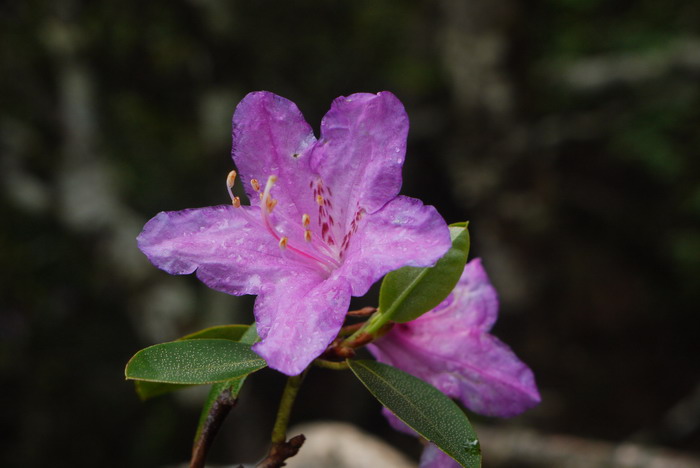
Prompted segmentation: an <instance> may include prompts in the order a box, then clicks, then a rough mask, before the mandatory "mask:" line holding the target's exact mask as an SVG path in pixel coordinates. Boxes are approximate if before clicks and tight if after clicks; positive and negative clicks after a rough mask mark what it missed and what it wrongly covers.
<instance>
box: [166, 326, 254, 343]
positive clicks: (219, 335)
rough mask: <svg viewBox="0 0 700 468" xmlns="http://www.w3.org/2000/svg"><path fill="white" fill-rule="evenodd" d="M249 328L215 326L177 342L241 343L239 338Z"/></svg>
mask: <svg viewBox="0 0 700 468" xmlns="http://www.w3.org/2000/svg"><path fill="white" fill-rule="evenodd" d="M249 328H250V325H217V326H215V327H209V328H205V329H204V330H199V331H196V332H194V333H190V334H189V335H185V336H183V337H182V338H179V339H178V340H177V341H182V340H202V339H220V340H231V341H241V337H242V336H243V335H244V334H245V332H246V331H248V329H249Z"/></svg>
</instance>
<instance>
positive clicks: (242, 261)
mask: <svg viewBox="0 0 700 468" xmlns="http://www.w3.org/2000/svg"><path fill="white" fill-rule="evenodd" d="M247 209H248V210H249V209H250V208H248V207H240V208H233V207H232V206H229V205H220V206H213V207H208V208H197V209H189V210H182V211H169V212H161V213H158V214H157V215H156V216H155V217H153V218H152V219H151V220H150V221H149V222H148V223H146V225H145V226H144V228H143V231H142V232H141V234H139V236H138V238H137V241H138V245H139V248H140V249H141V251H142V252H143V253H144V254H146V256H147V257H148V259H149V260H150V261H151V263H153V264H154V265H155V266H156V267H158V268H160V269H161V270H165V271H166V272H168V273H170V274H173V275H184V274H189V273H192V272H194V271H195V270H196V271H197V276H198V277H199V279H201V280H202V281H203V282H204V283H205V284H206V285H207V286H209V287H210V288H213V289H216V290H218V291H223V292H226V293H229V294H236V295H240V294H258V293H259V292H260V291H261V286H262V285H263V283H264V282H267V281H274V280H275V278H277V277H279V276H280V275H285V274H286V275H289V274H291V273H292V272H293V271H295V270H296V269H302V270H303V267H300V266H298V264H296V263H292V262H289V261H288V260H286V259H285V258H283V256H282V255H281V253H280V249H279V247H278V246H277V243H276V242H275V240H274V238H272V236H270V235H269V234H268V233H267V232H265V231H264V230H263V229H262V228H261V227H260V226H255V225H253V224H252V223H251V222H250V220H249V219H250V218H249V217H247V216H245V215H244V213H243V211H242V210H247Z"/></svg>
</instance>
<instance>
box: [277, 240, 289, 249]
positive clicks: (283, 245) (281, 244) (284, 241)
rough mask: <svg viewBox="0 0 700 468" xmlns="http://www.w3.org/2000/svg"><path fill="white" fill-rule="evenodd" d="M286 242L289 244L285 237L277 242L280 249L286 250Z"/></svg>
mask: <svg viewBox="0 0 700 468" xmlns="http://www.w3.org/2000/svg"><path fill="white" fill-rule="evenodd" d="M287 242H289V239H287V237H282V238H280V242H279V246H280V249H286V248H287Z"/></svg>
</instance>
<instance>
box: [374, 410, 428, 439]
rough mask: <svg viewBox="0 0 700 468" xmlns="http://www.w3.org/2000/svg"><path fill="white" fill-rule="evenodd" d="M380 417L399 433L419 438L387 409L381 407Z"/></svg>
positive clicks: (418, 435)
mask: <svg viewBox="0 0 700 468" xmlns="http://www.w3.org/2000/svg"><path fill="white" fill-rule="evenodd" d="M382 415H383V416H384V417H385V418H386V420H387V421H388V422H389V425H390V426H391V427H393V428H394V429H395V430H397V431H399V432H403V433H404V434H408V435H411V436H413V437H420V434H418V433H417V432H416V431H414V430H413V429H411V427H410V426H409V425H408V424H406V423H405V422H403V421H401V420H400V419H399V417H398V416H396V415H395V414H394V413H393V412H392V411H391V410H390V409H389V408H387V407H385V406H382Z"/></svg>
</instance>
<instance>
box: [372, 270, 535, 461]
mask: <svg viewBox="0 0 700 468" xmlns="http://www.w3.org/2000/svg"><path fill="white" fill-rule="evenodd" d="M497 316H498V297H497V295H496V290H495V289H494V287H493V286H492V285H491V282H490V281H489V278H488V276H487V275H486V271H484V268H483V266H482V265H481V260H480V259H478V258H477V259H474V260H472V261H470V262H469V263H467V265H466V266H465V268H464V272H463V273H462V277H461V278H460V280H459V282H458V283H457V286H455V289H454V290H453V291H452V293H450V295H449V296H448V297H447V298H446V299H445V300H444V301H443V302H442V303H440V304H439V305H438V306H437V307H435V308H434V309H433V310H431V311H430V312H428V313H426V314H424V315H422V316H420V317H418V318H417V319H416V320H413V321H412V322H408V323H403V324H396V325H395V326H394V327H393V328H392V329H391V331H390V332H389V333H387V334H386V335H385V336H384V337H383V338H382V339H380V340H378V341H376V342H374V343H373V344H371V345H369V346H368V348H369V350H370V351H371V352H372V354H374V356H375V357H376V358H377V360H379V361H381V362H384V363H386V364H390V365H393V366H395V367H398V368H399V369H402V370H404V371H406V372H409V373H410V374H413V375H414V376H416V377H419V378H421V379H423V380H425V381H426V382H429V383H431V384H432V385H433V386H435V387H436V388H438V389H439V390H441V391H442V392H443V393H445V394H446V395H447V396H450V397H452V398H457V399H459V400H460V401H461V402H462V403H463V404H464V405H465V406H466V407H467V408H469V409H470V410H472V411H474V412H476V413H480V414H483V415H487V416H500V417H510V416H515V415H517V414H520V413H522V412H523V411H525V410H527V409H529V408H531V407H533V406H535V405H536V404H538V403H539V402H540V394H539V392H538V390H537V386H536V385H535V378H534V376H533V374H532V371H531V370H530V369H529V368H528V367H527V365H525V364H524V363H523V362H522V361H520V360H519V359H518V358H517V357H516V356H515V354H514V353H513V352H512V351H511V350H510V348H509V347H508V346H506V345H505V344H504V343H503V342H501V341H500V340H499V339H498V338H496V337H495V336H493V335H491V334H489V333H488V332H489V331H490V330H491V328H492V327H493V324H494V323H495V322H496V318H497ZM382 412H383V414H384V416H386V418H387V419H388V421H389V423H390V424H391V426H392V427H393V428H394V429H396V430H398V431H401V432H405V433H407V434H411V435H417V434H416V432H415V431H414V430H413V429H411V428H410V427H409V426H407V425H406V424H405V423H404V422H403V421H401V420H400V419H399V418H397V417H396V416H395V415H394V414H393V413H392V412H391V411H389V410H387V409H386V408H383V410H382ZM459 466H460V464H459V463H457V462H456V461H455V460H453V459H452V458H451V457H450V456H449V455H447V454H445V453H444V452H443V451H442V450H440V449H439V448H438V447H437V446H435V445H434V444H432V443H430V444H428V445H427V446H426V448H425V449H424V451H423V455H422V456H421V461H420V468H450V467H455V468H456V467H459Z"/></svg>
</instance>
